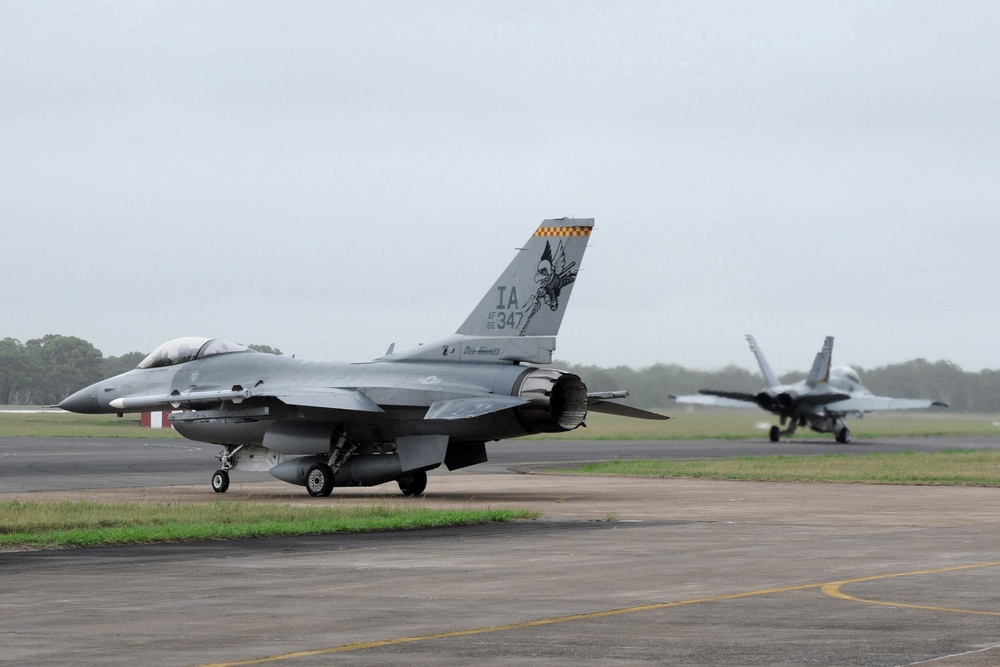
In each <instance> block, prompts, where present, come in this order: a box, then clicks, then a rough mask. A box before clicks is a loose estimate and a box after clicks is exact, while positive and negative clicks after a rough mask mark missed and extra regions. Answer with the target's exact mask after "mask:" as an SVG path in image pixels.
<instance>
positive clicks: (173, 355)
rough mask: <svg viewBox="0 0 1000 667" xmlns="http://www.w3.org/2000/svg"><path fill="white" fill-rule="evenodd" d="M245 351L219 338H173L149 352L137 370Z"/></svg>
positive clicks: (244, 348) (243, 348)
mask: <svg viewBox="0 0 1000 667" xmlns="http://www.w3.org/2000/svg"><path fill="white" fill-rule="evenodd" d="M246 351H247V348H246V347H244V346H242V345H238V344H237V343H230V342H229V341H226V340H221V339H219V338H203V337H200V336H188V337H186V338H175V339H174V340H172V341H169V342H166V343H164V344H163V345H161V346H159V347H158V348H156V349H155V350H153V351H152V352H150V353H149V355H148V356H147V357H146V358H145V359H143V360H142V361H141V362H139V365H138V366H137V368H160V367H161V366H173V365H174V364H183V363H184V362H186V361H194V360H195V359H204V358H205V357H211V356H214V355H216V354H227V353H229V352H246Z"/></svg>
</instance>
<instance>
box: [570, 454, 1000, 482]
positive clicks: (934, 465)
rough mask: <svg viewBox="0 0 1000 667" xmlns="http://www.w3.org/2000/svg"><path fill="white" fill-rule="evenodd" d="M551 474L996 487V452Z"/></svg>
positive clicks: (756, 460)
mask: <svg viewBox="0 0 1000 667" xmlns="http://www.w3.org/2000/svg"><path fill="white" fill-rule="evenodd" d="M550 472H555V473H561V474H585V475H611V476H622V477H653V478H689V479H720V480H745V481H761V482H832V483H841V484H913V485H937V486H991V487H1000V451H997V450H993V449H979V450H951V451H942V452H893V453H871V454H828V455H825V456H747V457H740V458H727V459H676V460H656V461H645V460H643V461H610V462H607V463H598V464H592V465H587V466H583V467H580V468H574V469H572V470H553V471H550Z"/></svg>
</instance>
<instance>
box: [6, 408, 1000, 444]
mask: <svg viewBox="0 0 1000 667" xmlns="http://www.w3.org/2000/svg"><path fill="white" fill-rule="evenodd" d="M660 412H662V413H664V414H668V415H671V417H672V419H671V420H670V421H665V422H664V421H645V420H641V419H628V418H625V417H618V416H615V415H606V414H601V413H593V414H589V415H587V428H579V429H574V430H572V431H569V432H566V433H545V434H542V435H538V436H531V437H533V438H536V439H542V440H742V439H751V440H753V439H766V438H767V431H768V429H769V428H770V426H771V424H772V423H776V422H775V421H774V418H773V416H772V415H769V414H767V413H765V412H762V411H761V410H720V409H702V410H693V409H690V408H686V407H683V406H679V405H674V406H671V407H669V408H665V409H662V410H660ZM138 422H139V415H138V414H128V415H126V416H125V417H124V418H122V419H119V418H118V417H116V416H114V415H77V414H71V413H39V414H21V413H13V412H4V411H3V410H0V437H43V438H54V437H78V438H79V437H91V438H142V439H146V440H150V439H171V438H172V439H181V436H180V435H178V434H177V433H176V432H175V431H174V430H173V429H170V428H161V429H151V428H142V427H141V426H139V425H138ZM848 425H849V426H850V428H851V432H852V433H853V434H854V439H855V440H864V439H865V438H877V437H906V436H980V435H989V436H1000V415H998V414H965V413H960V412H951V411H949V410H917V411H912V412H876V413H872V414H869V415H866V416H865V418H864V419H851V420H848ZM795 438H796V439H802V438H815V439H818V440H828V441H832V440H833V435H832V434H830V433H813V432H812V431H810V430H808V429H804V428H803V429H799V431H798V432H797V433H796V434H795Z"/></svg>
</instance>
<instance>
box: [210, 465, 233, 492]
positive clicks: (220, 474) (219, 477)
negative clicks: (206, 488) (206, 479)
mask: <svg viewBox="0 0 1000 667" xmlns="http://www.w3.org/2000/svg"><path fill="white" fill-rule="evenodd" d="M228 488H229V473H228V472H226V471H225V470H216V471H215V474H214V475H212V490H213V491H215V492H216V493H225V492H226V489H228Z"/></svg>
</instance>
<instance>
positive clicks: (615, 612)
mask: <svg viewBox="0 0 1000 667" xmlns="http://www.w3.org/2000/svg"><path fill="white" fill-rule="evenodd" d="M998 566H1000V562H995V563H977V564H973V565H959V566H956V567H945V568H939V569H936V570H919V571H916V572H898V573H894V574H879V575H875V576H871V577H860V578H857V579H846V580H844V581H835V582H832V583H827V584H800V585H798V586H785V587H781V588H763V589H760V590H756V591H746V592H743V593H732V594H729V595H716V596H712V597H706V598H694V599H691V600H678V601H674V602H659V603H655V604H647V605H639V606H636V607H623V608H621V609H608V610H604V611H592V612H587V613H583V614H571V615H569V616H553V617H551V618H540V619H535V620H533V621H525V622H522V623H509V624H506V625H493V626H489V627H485V628H469V629H467V630H453V631H450V632H435V633H432V634H427V635H415V636H412V637H397V638H395V639H381V640H377V641H371V642H357V643H353V644H341V645H340V646H331V647H328V648H321V649H314V650H311V651H295V652H292V653H281V654H278V655H270V656H264V657H260V658H249V659H247V660H234V661H232V662H214V663H210V664H206V665H200V666H199V667H242V666H244V665H264V664H268V663H274V662H282V661H284V660H295V659H297V658H311V657H315V656H321V655H332V654H334V653H348V652H351V651H362V650H365V649H371V648H380V647H384V646H399V645H401V644H412V643H414V642H424V641H431V640H435V639H451V638H453V637H469V636H472V635H483V634H488V633H493V632H505V631H508V630H523V629H525V628H537V627H542V626H545V625H555V624H557V623H570V622H572V621H588V620H592V619H597V618H608V617H610V616H622V615H625V614H637V613H641V612H645V611H656V610H658V609H670V608H671V607H683V606H686V605H693V604H703V603H705V602H721V601H724V600H739V599H741V598H749V597H756V596H760V595H772V594H775V593H789V592H792V591H804V590H809V589H813V588H818V589H820V590H821V591H822V592H823V593H825V594H826V595H829V596H831V597H834V598H839V599H842V600H850V601H852V602H866V603H870V604H881V605H888V606H893V607H909V608H913V609H927V610H931V611H944V612H953V613H963V614H981V615H988V616H1000V612H993V611H974V610H967V609H949V608H946V607H931V606H923V605H913V604H906V603H900V602H887V601H883V600H866V599H864V598H858V597H854V596H851V595H847V594H846V593H844V592H843V591H841V590H840V587H841V586H846V585H847V584H856V583H860V582H864V581H877V580H879V579H889V578H892V577H913V576H919V575H929V574H941V573H944V572H958V571H960V570H971V569H975V568H984V567H998Z"/></svg>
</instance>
